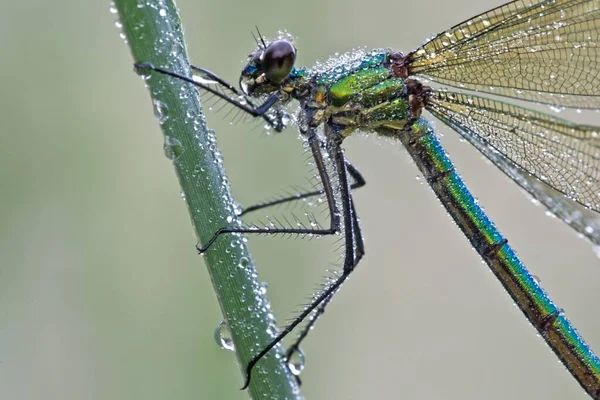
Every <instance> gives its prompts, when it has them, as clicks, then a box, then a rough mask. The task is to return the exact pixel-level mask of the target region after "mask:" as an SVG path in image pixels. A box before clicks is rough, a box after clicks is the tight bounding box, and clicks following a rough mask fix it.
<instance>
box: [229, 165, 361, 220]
mask: <svg viewBox="0 0 600 400" xmlns="http://www.w3.org/2000/svg"><path fill="white" fill-rule="evenodd" d="M346 168H347V169H348V173H349V174H350V176H351V177H352V179H353V180H354V182H352V184H351V185H350V190H354V189H358V188H361V187H363V186H365V185H366V183H367V182H366V181H365V179H364V178H363V176H362V175H361V173H360V172H359V171H358V170H357V169H356V167H354V166H353V165H352V164H350V162H349V161H348V160H346ZM321 194H323V191H322V190H313V191H310V192H305V193H298V194H296V195H292V196H287V197H282V198H280V199H276V200H271V201H265V202H264V203H258V204H254V205H252V206H249V207H246V208H244V209H243V211H242V212H241V213H240V216H241V215H245V214H248V213H251V212H253V211H257V210H261V209H263V208H267V207H272V206H276V205H279V204H284V203H288V202H291V201H296V200H302V199H306V198H309V197H313V196H319V195H321Z"/></svg>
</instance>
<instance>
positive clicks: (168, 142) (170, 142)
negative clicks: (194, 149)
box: [163, 136, 183, 161]
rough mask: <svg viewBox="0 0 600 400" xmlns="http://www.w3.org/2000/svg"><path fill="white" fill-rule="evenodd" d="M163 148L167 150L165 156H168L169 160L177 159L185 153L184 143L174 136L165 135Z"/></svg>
mask: <svg viewBox="0 0 600 400" xmlns="http://www.w3.org/2000/svg"><path fill="white" fill-rule="evenodd" d="M163 150H164V151H165V156H167V158H168V159H169V160H172V161H175V160H176V159H177V157H179V156H180V155H181V154H182V153H183V145H182V144H181V142H180V141H179V140H177V139H175V138H174V137H171V136H165V143H164V144H163Z"/></svg>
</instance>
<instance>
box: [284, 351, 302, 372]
mask: <svg viewBox="0 0 600 400" xmlns="http://www.w3.org/2000/svg"><path fill="white" fill-rule="evenodd" d="M287 362H288V368H289V369H290V371H291V372H292V374H294V375H296V376H298V375H300V374H301V373H302V371H303V370H304V365H305V363H306V358H305V356H304V352H303V351H302V349H300V348H299V347H298V348H295V349H294V350H293V351H292V353H291V354H290V356H289V358H288V361H287Z"/></svg>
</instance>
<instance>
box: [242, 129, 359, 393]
mask: <svg viewBox="0 0 600 400" xmlns="http://www.w3.org/2000/svg"><path fill="white" fill-rule="evenodd" d="M326 129H327V128H326ZM309 134H310V136H309V143H310V144H311V147H312V150H313V155H314V157H315V163H316V165H317V169H318V170H319V173H320V175H321V180H322V181H323V187H324V188H325V193H326V194H327V200H328V202H329V201H331V204H330V210H332V215H331V218H332V219H337V221H338V224H339V223H340V221H339V214H338V213H337V206H336V205H335V199H334V197H333V188H332V187H331V181H330V180H329V177H328V176H327V172H326V170H325V165H324V161H323V156H322V154H321V151H320V148H319V144H318V139H317V138H316V133H315V132H314V131H311V132H310V133H309ZM313 137H314V139H313ZM315 143H316V146H315ZM340 144H341V140H328V142H327V147H328V152H329V155H330V157H332V158H333V160H334V164H335V170H336V172H337V177H338V180H339V182H338V183H339V196H340V205H341V207H342V210H341V217H342V221H341V222H342V223H343V226H344V232H345V252H344V265H343V269H342V274H341V275H340V276H339V277H338V278H337V279H336V280H335V281H334V282H333V283H332V284H331V285H329V286H328V287H327V288H326V289H325V290H324V291H323V293H321V294H320V295H319V296H317V297H316V298H315V299H314V300H313V302H312V303H311V304H310V305H309V306H308V307H306V309H304V311H302V312H301V313H300V315H298V316H297V317H296V319H294V321H292V323H290V324H289V325H288V326H286V327H285V329H283V331H281V333H279V335H277V337H275V339H273V340H272V341H271V342H270V343H269V344H268V345H267V346H266V347H265V348H264V349H262V350H261V351H260V352H259V353H258V354H257V355H256V356H254V357H253V358H252V360H250V362H249V363H248V365H247V367H246V382H245V383H244V386H243V387H242V389H246V388H247V387H248V385H249V384H250V379H251V376H252V375H251V374H252V369H253V368H254V366H255V365H256V363H257V362H258V361H260V359H262V358H263V357H264V356H265V355H266V354H267V353H268V352H269V351H270V350H271V349H272V348H273V347H275V346H276V345H277V344H278V343H280V342H281V341H282V340H283V339H284V338H285V337H286V336H287V335H288V334H289V333H290V332H291V331H292V330H294V328H295V327H296V326H298V325H299V324H300V323H302V321H304V319H305V318H306V317H307V316H309V315H310V314H311V313H312V312H313V311H315V310H316V309H317V308H318V307H319V306H320V305H321V304H323V302H325V301H327V302H329V301H330V300H331V299H330V297H332V296H333V294H334V293H335V292H336V291H337V290H338V289H339V288H340V286H341V285H342V283H344V281H345V280H346V279H347V278H348V276H349V275H350V273H352V271H353V270H354V267H355V266H356V262H357V259H356V256H355V248H354V245H355V244H358V243H361V244H362V239H360V240H358V241H357V240H356V239H355V232H354V229H353V226H354V220H353V217H352V215H353V212H352V209H353V207H352V198H351V196H350V188H349V185H348V178H347V175H346V161H345V159H344V154H343V151H342V148H341V147H340ZM329 192H331V194H330V195H329V194H328V193H329ZM363 253H364V250H363ZM328 299H329V300H328Z"/></svg>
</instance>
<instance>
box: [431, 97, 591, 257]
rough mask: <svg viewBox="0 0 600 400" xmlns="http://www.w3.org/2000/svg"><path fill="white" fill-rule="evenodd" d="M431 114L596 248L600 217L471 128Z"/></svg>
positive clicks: (443, 115)
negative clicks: (521, 166) (520, 164)
mask: <svg viewBox="0 0 600 400" xmlns="http://www.w3.org/2000/svg"><path fill="white" fill-rule="evenodd" d="M431 112H432V113H433V114H434V115H435V116H436V117H437V118H438V119H440V120H441V121H442V122H444V123H445V124H446V125H448V126H450V127H451V128H452V129H454V130H455V131H457V132H459V133H460V134H461V136H463V137H464V138H465V139H466V140H467V141H468V142H469V143H471V144H472V145H473V146H475V148H477V149H478V150H479V151H480V152H481V153H482V154H483V155H484V156H485V157H487V158H488V159H489V160H490V161H491V162H492V163H493V164H494V165H495V166H496V167H498V168H500V170H502V171H503V172H504V173H505V174H506V175H507V176H508V177H509V178H511V179H512V180H513V181H514V182H516V183H517V184H518V185H519V186H521V188H523V189H524V190H525V191H526V192H527V193H529V194H530V195H531V196H532V197H533V198H534V199H536V200H537V201H539V202H540V203H541V204H543V205H544V206H545V207H546V208H547V209H548V210H549V211H550V212H551V213H553V214H554V215H556V217H557V218H559V219H560V220H561V221H564V222H566V223H567V224H568V225H569V226H571V227H572V228H573V229H574V230H575V231H577V232H578V233H580V234H581V235H583V236H585V237H586V238H587V239H588V240H590V241H591V242H592V243H593V244H594V245H596V246H599V245H600V214H598V213H596V212H594V211H592V210H589V209H587V208H585V207H583V206H582V205H580V204H579V203H577V202H575V201H573V200H571V199H569V198H567V197H566V196H565V195H564V194H563V193H561V192H559V191H557V190H555V189H553V188H552V187H551V186H550V185H548V184H546V183H544V182H542V181H540V180H538V179H536V178H535V177H533V176H532V175H530V174H529V173H528V172H527V171H525V170H524V169H523V168H520V167H519V166H518V165H516V164H515V163H513V162H512V161H511V160H509V159H508V158H507V157H505V156H504V155H503V154H502V153H500V152H499V151H497V150H496V149H494V148H493V147H491V146H488V144H487V142H486V141H485V140H483V139H482V138H481V137H480V136H478V134H477V133H476V132H474V131H472V130H471V127H469V126H466V125H463V124H462V123H461V122H460V121H456V120H453V119H450V118H449V117H448V116H447V115H446V114H439V113H438V112H436V111H435V110H434V109H432V110H431Z"/></svg>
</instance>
